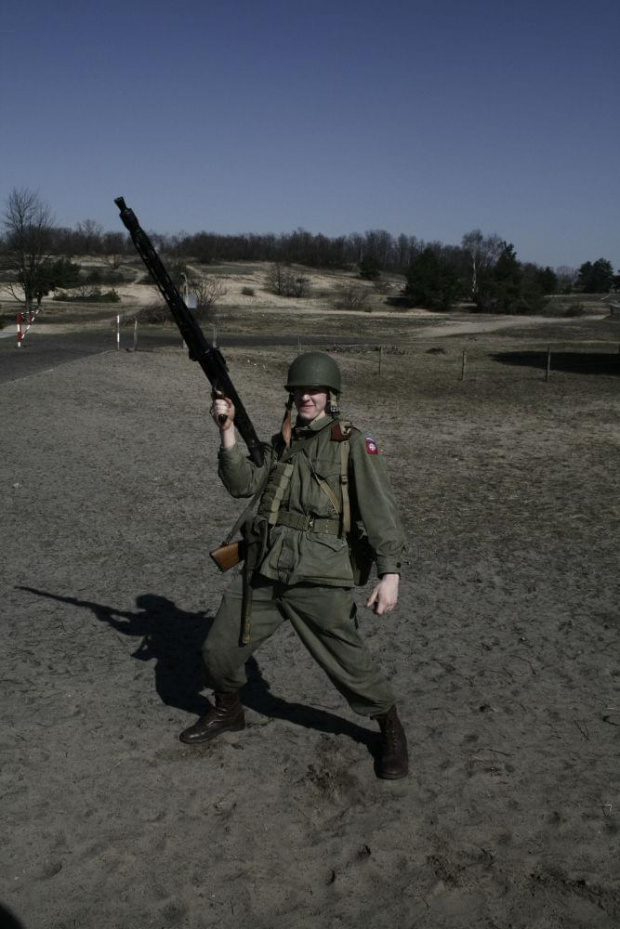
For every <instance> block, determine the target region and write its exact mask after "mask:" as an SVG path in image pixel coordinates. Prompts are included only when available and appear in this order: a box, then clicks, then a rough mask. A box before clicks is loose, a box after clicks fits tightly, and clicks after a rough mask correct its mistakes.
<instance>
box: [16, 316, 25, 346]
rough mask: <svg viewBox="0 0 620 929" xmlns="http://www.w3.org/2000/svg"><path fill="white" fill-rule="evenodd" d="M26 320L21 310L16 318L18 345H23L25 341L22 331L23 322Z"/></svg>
mask: <svg viewBox="0 0 620 929" xmlns="http://www.w3.org/2000/svg"><path fill="white" fill-rule="evenodd" d="M23 321H24V317H23V314H22V313H21V312H19V313H18V314H17V316H16V318H15V322H16V324H17V347H18V348H21V347H22V342H23V341H24V333H23V332H22V323H23Z"/></svg>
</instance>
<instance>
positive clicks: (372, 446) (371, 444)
mask: <svg viewBox="0 0 620 929" xmlns="http://www.w3.org/2000/svg"><path fill="white" fill-rule="evenodd" d="M366 451H367V453H368V454H369V455H378V454H379V446H378V445H377V443H376V442H375V440H374V439H373V437H372V436H371V435H367V436H366Z"/></svg>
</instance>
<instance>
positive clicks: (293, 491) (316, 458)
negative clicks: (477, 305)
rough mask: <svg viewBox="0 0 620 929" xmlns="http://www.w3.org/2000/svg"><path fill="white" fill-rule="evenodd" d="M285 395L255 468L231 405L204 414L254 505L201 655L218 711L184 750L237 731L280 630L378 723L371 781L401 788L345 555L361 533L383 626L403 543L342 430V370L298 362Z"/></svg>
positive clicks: (386, 691)
mask: <svg viewBox="0 0 620 929" xmlns="http://www.w3.org/2000/svg"><path fill="white" fill-rule="evenodd" d="M286 389H287V390H288V391H289V399H288V402H287V407H286V409H287V412H286V415H285V418H284V422H283V424H282V430H281V433H279V434H278V435H276V436H274V437H273V439H272V440H271V443H270V444H268V445H266V446H265V463H264V465H263V466H262V467H258V466H257V465H256V464H254V462H252V461H251V459H249V458H246V457H244V455H243V453H242V452H241V450H240V449H239V446H238V445H237V442H236V437H235V430H234V418H235V409H234V406H233V404H232V403H231V401H230V400H228V399H227V398H225V397H217V398H216V399H215V400H214V402H213V406H212V408H211V413H212V416H213V419H214V420H215V422H216V424H217V425H218V426H219V428H220V435H221V448H220V452H219V469H218V473H219V476H220V478H221V479H222V481H223V483H224V486H225V487H226V489H227V490H228V492H229V493H230V494H231V495H232V496H233V497H251V496H252V495H257V496H258V498H259V500H260V502H259V505H258V510H257V512H256V515H255V516H253V517H252V518H251V519H249V520H248V522H247V523H246V526H245V530H244V537H245V543H246V546H245V547H246V557H245V562H244V567H243V576H242V577H241V576H240V577H237V578H236V579H235V580H234V581H233V583H232V584H231V586H230V587H229V588H228V590H227V591H226V593H225V595H224V597H223V600H222V604H221V606H220V609H219V611H218V613H217V616H216V618H215V620H214V622H213V625H212V627H211V629H210V631H209V634H208V636H207V640H206V642H205V645H204V649H203V657H204V662H205V667H206V673H207V683H208V684H209V686H210V687H212V688H213V690H214V691H215V707H214V708H213V709H212V710H211V711H210V712H209V713H208V714H207V715H206V716H203V717H201V718H200V719H199V720H198V721H197V722H196V723H195V724H194V725H193V726H190V728H189V729H186V730H185V731H184V732H182V733H181V736H180V738H181V740H182V741H183V742H185V743H187V744H190V745H195V744H200V743H203V742H207V741H209V740H211V739H213V738H214V737H215V736H217V735H219V734H220V733H222V732H227V731H237V730H239V729H243V728H244V726H245V722H244V711H243V706H242V704H241V701H240V699H239V691H240V688H241V687H242V686H243V685H244V683H245V674H244V664H245V662H246V661H247V659H248V658H249V656H250V655H251V654H252V652H253V651H254V650H255V649H257V648H258V647H259V646H260V645H261V643H262V642H264V641H265V640H266V639H268V638H269V637H270V636H271V635H272V634H273V633H274V632H275V630H276V629H277V628H278V626H279V625H280V624H281V623H282V622H283V621H284V620H286V619H288V620H289V621H290V623H291V625H292V626H293V628H294V629H295V631H296V633H297V634H298V636H299V638H300V639H301V641H302V642H303V644H304V645H305V646H306V648H307V649H308V651H309V652H310V654H311V655H312V657H313V658H314V659H315V660H316V661H317V662H318V664H319V665H320V666H321V667H322V668H323V670H324V671H325V672H326V674H327V676H328V677H329V679H330V680H331V681H332V683H333V684H334V686H335V687H336V688H337V689H338V690H339V691H340V693H341V694H342V695H343V696H344V697H345V698H346V699H347V700H348V701H349V704H350V706H351V708H352V709H353V710H354V711H355V712H356V713H359V714H360V715H362V716H369V717H372V718H373V719H375V720H376V721H377V722H378V724H379V727H380V730H381V735H382V738H381V743H380V744H381V748H380V752H379V757H378V762H377V773H378V774H379V776H380V777H383V778H388V779H396V778H401V777H404V776H405V775H406V774H407V771H408V758H407V741H406V737H405V733H404V730H403V727H402V725H401V723H400V720H399V718H398V714H397V711H396V706H395V698H394V694H393V691H392V688H391V687H390V684H389V683H388V681H387V679H386V677H385V675H384V674H383V672H382V671H381V670H380V669H379V668H378V667H377V665H376V664H375V662H374V660H373V658H372V657H371V655H370V653H369V651H368V649H367V648H366V646H365V644H364V642H363V640H362V639H361V637H360V635H359V633H358V631H357V620H356V606H355V603H354V600H353V592H352V588H353V586H354V583H355V581H354V574H353V567H352V557H351V555H352V552H351V548H353V550H354V552H353V554H355V550H357V549H358V548H359V545H355V539H356V528H357V527H358V526H360V524H363V527H364V529H365V531H366V533H367V535H368V543H369V547H370V549H371V550H372V554H373V555H374V558H375V560H376V564H377V575H378V578H379V580H378V583H377V584H376V586H375V588H374V590H373V591H372V594H371V595H370V598H369V600H368V603H367V606H369V607H371V608H372V609H373V610H374V612H375V613H376V614H377V615H379V616H381V615H383V614H384V613H388V612H390V611H391V610H393V609H394V608H395V606H396V604H397V601H398V585H399V579H400V577H399V575H400V568H401V557H402V552H403V549H404V541H405V540H404V535H403V531H402V528H401V526H400V523H399V519H398V515H397V510H396V504H395V500H394V497H393V494H392V490H391V488H390V484H389V481H388V477H387V474H386V471H385V466H384V462H383V459H382V457H381V455H380V452H379V448H378V446H377V444H376V443H375V441H374V440H373V439H372V437H371V436H369V435H366V436H364V435H363V434H362V433H361V432H360V431H359V430H358V429H356V428H354V427H352V426H351V425H350V424H346V423H343V421H342V420H340V418H339V411H338V401H339V396H340V392H341V376H340V370H339V368H338V365H337V364H336V362H335V361H334V359H333V358H331V357H330V356H329V355H326V354H324V353H322V352H309V353H307V354H303V355H300V356H299V357H298V358H296V359H295V360H294V361H293V363H292V364H291V366H290V368H289V371H288V377H287V381H286ZM293 405H294V406H295V408H296V410H297V419H296V423H295V425H294V426H292V423H291V409H292V407H293ZM242 627H243V632H241V630H242ZM250 628H251V632H249V629H250Z"/></svg>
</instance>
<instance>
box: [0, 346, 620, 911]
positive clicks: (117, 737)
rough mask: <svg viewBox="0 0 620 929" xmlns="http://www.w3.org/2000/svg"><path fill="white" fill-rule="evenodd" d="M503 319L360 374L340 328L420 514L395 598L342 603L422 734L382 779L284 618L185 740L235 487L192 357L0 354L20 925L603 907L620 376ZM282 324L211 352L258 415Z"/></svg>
mask: <svg viewBox="0 0 620 929" xmlns="http://www.w3.org/2000/svg"><path fill="white" fill-rule="evenodd" d="M446 344H447V343H446ZM498 345H499V343H497V344H496V343H491V342H490V341H489V343H488V344H485V346H482V345H481V344H480V343H477V351H478V353H479V357H478V358H477V363H476V365H474V366H473V373H472V375H471V377H470V378H469V379H468V380H467V381H466V382H465V383H460V382H459V380H458V371H459V359H460V349H461V347H462V346H461V345H460V344H458V343H455V342H452V343H451V344H450V345H449V347H448V350H447V353H446V354H436V355H432V354H426V353H424V352H423V351H422V350H420V351H419V352H418V353H417V354H415V355H402V356H401V355H390V356H387V357H386V359H385V360H384V370H383V377H382V379H381V380H379V379H378V377H377V371H376V365H377V359H376V355H375V356H364V355H358V354H354V353H347V354H344V355H343V356H342V357H341V361H342V365H343V368H344V375H345V384H346V388H347V389H346V393H345V398H346V399H347V404H346V412H347V414H349V415H351V416H352V418H353V419H354V420H355V421H356V422H357V423H359V425H360V426H361V427H362V428H364V429H370V430H371V431H372V432H373V433H374V434H375V436H376V438H377V439H378V441H379V443H380V444H381V446H382V447H383V448H384V450H385V453H386V456H387V462H388V466H389V468H390V472H391V474H392V477H393V480H394V484H395V487H396V490H397V493H398V496H399V499H400V501H401V504H402V513H403V519H404V521H405V524H406V528H407V532H408V537H409V540H410V556H409V557H410V561H411V565H410V567H409V568H408V570H407V575H406V577H405V579H404V583H403V595H402V602H401V604H400V607H399V610H398V612H397V613H396V614H393V615H392V616H390V617H389V618H386V619H382V620H378V619H376V618H374V617H373V616H372V615H371V614H369V613H368V612H367V611H362V613H363V619H362V629H363V631H364V633H365V635H366V637H367V639H368V642H369V645H370V647H371V648H372V650H373V651H374V652H375V654H376V656H377V658H378V660H379V661H380V662H381V663H382V664H383V666H384V667H385V669H386V671H387V672H388V674H389V675H390V676H391V677H392V678H393V683H394V686H395V688H396V690H397V692H398V693H399V695H400V706H401V710H402V716H403V718H404V720H405V721H406V727H407V730H408V733H409V738H410V743H411V755H412V771H411V775H410V777H409V778H408V779H407V780H406V781H400V782H395V783H386V782H382V781H379V780H377V779H376V778H375V776H374V771H373V757H372V755H373V752H374V750H375V747H376V736H375V732H374V728H373V726H372V724H369V723H368V722H367V721H365V720H363V719H361V718H356V717H355V716H354V715H353V714H352V713H351V712H350V711H349V709H348V708H347V707H346V706H345V705H343V702H342V700H341V698H340V697H339V696H338V694H337V693H335V692H334V691H333V690H332V689H331V688H330V686H329V684H328V683H327V681H326V680H325V679H324V678H323V676H322V674H321V672H320V671H319V670H318V669H317V668H316V667H315V666H314V665H313V664H312V662H311V660H310V659H309V657H308V656H307V655H306V653H305V652H304V650H303V648H302V646H301V645H300V643H299V642H298V641H297V640H296V638H295V636H294V634H293V633H292V631H291V630H289V629H283V630H282V631H281V632H280V634H279V635H278V636H277V637H276V638H274V639H273V640H272V641H271V642H270V643H268V645H266V646H265V647H264V648H263V649H262V650H261V651H260V652H259V653H258V655H257V663H256V664H254V665H253V666H252V667H249V668H248V675H249V681H250V683H249V684H248V687H247V689H246V693H245V698H244V699H245V702H246V705H247V707H248V720H249V725H248V728H247V729H246V731H245V732H243V733H239V734H235V735H227V736H225V737H223V738H222V739H221V740H220V741H219V742H217V743H215V744H213V745H211V746H209V747H205V748H194V749H189V748H187V747H185V746H183V745H182V744H181V743H180V742H178V740H177V734H178V732H179V731H180V730H181V729H182V728H183V727H185V726H186V725H187V724H188V723H189V722H190V721H191V720H193V718H194V716H195V714H196V713H198V712H201V711H203V710H204V708H205V707H206V706H207V694H206V693H205V692H204V691H203V689H202V677H201V668H200V662H199V659H198V650H199V647H200V644H201V642H202V640H203V639H204V636H205V634H206V632H207V629H208V626H209V622H210V619H211V617H212V616H213V613H214V611H215V610H216V608H217V605H218V601H219V597H220V595H221V592H222V590H223V589H224V586H225V584H226V583H227V578H226V577H224V576H221V575H219V574H218V573H216V571H215V569H214V568H212V567H211V565H210V562H209V559H208V556H207V552H208V550H209V548H210V547H212V546H213V544H214V543H217V542H219V541H220V539H221V537H222V535H223V534H224V532H225V531H226V529H227V527H228V526H229V525H230V523H231V522H232V521H233V519H234V515H235V514H236V513H237V512H238V509H239V506H238V504H234V503H232V502H231V501H229V500H228V499H227V498H226V496H225V494H224V493H223V491H222V489H221V487H220V486H219V484H218V482H217V478H216V477H215V474H214V464H215V457H216V445H217V442H216V438H215V436H214V430H213V428H212V426H211V425H210V423H209V422H207V417H206V411H207V407H208V402H209V401H208V394H207V389H206V387H207V385H206V381H205V380H204V378H203V377H202V374H201V373H200V371H199V370H198V369H197V368H196V366H193V365H191V364H189V363H188V362H187V360H186V358H185V357H184V356H183V355H182V353H181V352H180V351H169V352H165V353H160V354H141V353H137V354H136V355H132V354H128V353H110V354H107V355H102V356H99V357H97V358H95V359H92V358H90V359H87V360H84V361H78V362H75V363H73V364H71V365H66V366H64V367H62V368H58V369H56V370H54V371H51V372H47V373H44V374H40V375H36V376H33V377H30V378H27V379H25V380H22V381H16V382H13V383H8V384H4V385H2V387H1V388H0V403H1V409H2V424H3V437H4V438H3V455H2V460H1V463H0V481H1V483H0V488H1V492H2V498H3V516H2V540H3V559H2V562H3V564H2V567H3V597H2V602H3V607H4V609H3V614H4V617H3V619H2V624H1V626H0V635H1V636H2V648H1V651H0V655H1V657H0V663H1V667H0V688H1V691H2V702H1V707H2V709H1V712H2V722H3V725H2V735H1V742H2V744H1V749H2V758H3V765H2V770H1V773H0V785H1V789H2V806H1V814H0V815H1V826H2V836H3V841H2V843H1V845H0V902H1V903H2V904H4V906H5V907H8V908H9V909H10V911H11V912H12V913H13V914H14V916H15V918H16V919H17V920H19V923H18V925H21V926H22V927H23V929H68V927H80V929H100V927H102V926H105V927H106V929H126V927H128V926H140V927H141V929H168V927H176V926H178V927H187V929H206V927H211V926H213V927H215V926H217V927H220V929H233V927H234V929H250V927H252V929H273V927H275V926H282V927H291V929H293V927H294V929H298V927H299V929H314V927H329V929H332V927H333V929H336V927H358V926H360V925H364V924H366V925H368V926H372V927H373V929H374V927H377V929H393V927H395V926H399V927H403V929H413V927H431V929H435V927H438V929H442V927H450V929H457V927H458V929H461V927H462V929H471V927H485V929H487V927H488V929H583V927H593V929H594V927H596V929H603V927H605V929H617V927H618V926H619V925H620V858H619V854H618V853H619V841H618V829H619V826H620V814H619V805H620V795H619V789H618V755H619V749H620V693H619V690H618V682H619V677H618V675H619V671H618V660H617V656H618V645H619V623H618V593H619V591H618V581H617V577H618V570H617V569H618V554H617V540H618V532H617V529H618V520H619V517H620V509H619V507H618V476H617V475H618V468H617V465H618V446H619V445H620V429H619V425H618V422H619V421H618V383H619V382H618V376H616V375H614V374H613V373H612V374H600V375H593V374H583V373H581V374H580V373H576V372H571V371H566V372H558V373H556V374H555V375H554V377H553V378H552V379H551V381H550V382H549V383H545V381H544V379H543V377H542V372H541V371H540V370H539V369H535V368H532V367H528V366H527V365H526V366H521V367H520V366H518V365H515V366H512V365H501V364H498V363H497V362H491V361H489V360H488V355H487V354H486V353H485V351H483V348H485V349H489V350H491V349H493V350H497V349H498ZM499 347H500V348H501V349H502V350H503V349H505V348H511V347H514V346H511V345H510V344H509V343H507V342H506V341H505V340H504V341H502V342H501V345H500V346H499ZM470 348H471V346H470ZM289 355H290V352H288V351H286V350H282V352H281V353H280V352H271V353H266V352H258V351H254V352H240V351H238V352H235V353H231V356H230V365H231V369H232V371H233V374H234V376H235V378H237V379H238V386H239V389H240V392H241V394H242V396H243V397H244V398H246V400H247V404H248V407H249V410H250V413H251V415H252V417H253V418H254V419H255V422H256V426H257V428H258V430H259V432H260V433H261V434H263V435H268V434H269V433H270V432H271V431H273V428H274V425H275V423H276V422H277V420H278V418H279V415H280V411H281V406H282V400H283V398H282V391H281V389H280V388H279V387H278V386H277V383H279V381H280V380H281V379H282V377H283V373H284V371H285V369H286V364H287V361H288V360H289ZM363 598H364V592H363V591H361V592H360V603H361V602H363ZM0 922H2V916H1V915H0ZM5 922H6V923H7V925H8V917H6V916H5Z"/></svg>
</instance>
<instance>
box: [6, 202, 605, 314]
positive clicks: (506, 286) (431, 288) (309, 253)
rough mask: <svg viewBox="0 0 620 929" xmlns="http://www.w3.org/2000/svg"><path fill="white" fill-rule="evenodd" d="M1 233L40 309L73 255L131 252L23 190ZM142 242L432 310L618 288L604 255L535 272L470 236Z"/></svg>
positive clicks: (178, 254) (12, 269)
mask: <svg viewBox="0 0 620 929" xmlns="http://www.w3.org/2000/svg"><path fill="white" fill-rule="evenodd" d="M3 230H4V231H3V234H2V236H1V237H0V268H1V269H2V271H3V272H4V274H5V276H7V275H9V276H10V275H12V276H13V281H16V282H17V284H18V286H19V288H20V290H21V291H22V293H23V299H24V300H25V302H26V303H32V302H33V301H34V300H38V301H39V302H40V299H41V296H42V295H44V294H45V293H49V292H50V290H54V289H56V288H57V287H72V286H75V276H76V272H78V271H79V268H78V267H77V265H75V264H74V263H73V262H71V258H73V257H75V256H83V255H91V256H101V257H103V258H105V259H106V261H107V263H108V264H109V265H110V267H111V268H113V269H114V268H118V267H119V266H120V265H121V264H122V263H123V261H126V260H127V259H128V258H129V257H132V258H133V257H134V255H135V251H134V247H133V244H132V243H131V239H130V238H129V236H128V235H127V234H126V233H124V232H121V231H116V232H106V231H104V229H103V226H101V224H100V223H97V222H95V221H94V220H90V219H85V220H83V221H82V222H80V223H78V224H77V225H76V227H75V228H67V227H62V226H58V225H56V224H55V223H54V221H53V217H52V213H51V210H50V208H49V207H48V205H47V204H46V203H45V202H44V201H43V200H42V199H41V197H40V196H39V194H38V193H37V192H34V191H31V190H28V189H14V190H13V191H11V193H10V194H9V196H8V198H7V200H6V203H5V209H4V214H3ZM149 235H150V238H151V240H152V241H153V244H154V246H155V247H156V248H157V249H158V251H159V252H160V253H161V254H162V255H164V256H167V257H169V258H170V259H172V260H175V261H186V260H190V259H191V260H192V261H194V262H200V263H202V264H204V265H205V266H206V265H210V264H217V263H222V262H227V261H256V262H271V263H272V264H274V265H277V266H278V267H282V266H284V267H286V266H290V265H293V264H296V265H304V266H306V267H310V268H324V269H333V270H348V271H351V270H353V271H355V273H356V274H358V275H359V277H361V278H363V279H366V280H370V281H373V280H374V281H376V280H378V279H379V278H380V277H381V276H382V275H385V274H400V275H403V276H404V277H405V279H406V284H405V286H404V290H403V293H402V299H403V300H405V301H408V302H410V303H411V304H413V305H420V306H425V307H428V308H430V309H437V310H446V309H449V308H450V307H451V306H453V305H454V304H455V303H456V302H459V301H469V302H471V303H472V304H474V306H475V307H476V308H477V309H478V310H480V311H481V312H534V311H536V309H538V308H539V307H540V306H541V305H542V302H543V301H544V299H545V298H546V297H547V296H549V295H550V294H554V293H569V292H583V293H607V292H609V291H611V290H612V289H614V288H617V289H620V275H618V274H617V273H616V274H614V270H613V266H612V264H611V262H610V261H608V260H607V259H605V258H599V259H597V260H595V261H586V262H584V263H583V264H582V265H581V266H580V267H579V268H578V269H573V268H568V267H561V268H557V269H555V270H554V269H552V268H550V267H540V266H539V265H536V264H534V263H530V262H521V261H519V259H518V258H517V253H516V249H515V246H514V245H513V244H512V243H510V242H507V241H505V240H504V239H502V238H501V237H500V236H498V235H495V234H493V235H485V234H484V233H483V232H482V231H481V230H479V229H475V230H472V231H471V232H468V233H466V234H465V235H464V236H463V237H462V240H461V243H460V245H458V246H456V245H444V244H443V243H441V242H425V241H424V240H422V239H418V238H417V237H416V236H407V235H399V236H393V235H392V234H391V233H389V232H386V231H385V230H381V229H380V230H376V229H373V230H369V231H367V232H364V233H352V234H350V235H343V236H336V237H329V236H326V235H323V234H321V233H311V232H308V231H307V230H304V229H297V230H295V231H293V232H290V233H282V234H278V235H276V234H271V233H270V234H267V233H266V234H257V233H242V234H237V235H222V234H218V233H213V232H198V233H194V234H186V233H180V234H178V235H162V234H160V233H156V232H150V233H149Z"/></svg>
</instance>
